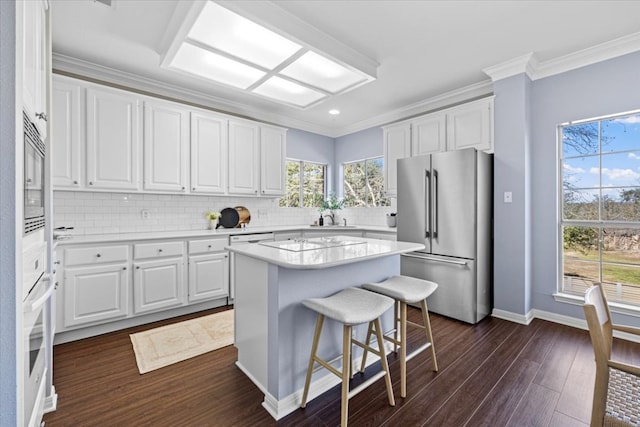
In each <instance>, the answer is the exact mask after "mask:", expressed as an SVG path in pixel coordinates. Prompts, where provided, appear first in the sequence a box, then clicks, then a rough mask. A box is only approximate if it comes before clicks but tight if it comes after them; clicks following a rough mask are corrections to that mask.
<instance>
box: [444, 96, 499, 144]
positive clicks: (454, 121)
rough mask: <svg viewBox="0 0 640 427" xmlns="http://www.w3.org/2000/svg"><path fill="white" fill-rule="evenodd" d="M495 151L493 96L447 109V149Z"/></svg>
mask: <svg viewBox="0 0 640 427" xmlns="http://www.w3.org/2000/svg"><path fill="white" fill-rule="evenodd" d="M463 148H476V149H478V150H481V151H493V98H484V99H480V100H478V101H473V102H469V103H466V104H463V105H460V106H458V107H454V108H451V109H449V110H447V149H448V150H460V149H463Z"/></svg>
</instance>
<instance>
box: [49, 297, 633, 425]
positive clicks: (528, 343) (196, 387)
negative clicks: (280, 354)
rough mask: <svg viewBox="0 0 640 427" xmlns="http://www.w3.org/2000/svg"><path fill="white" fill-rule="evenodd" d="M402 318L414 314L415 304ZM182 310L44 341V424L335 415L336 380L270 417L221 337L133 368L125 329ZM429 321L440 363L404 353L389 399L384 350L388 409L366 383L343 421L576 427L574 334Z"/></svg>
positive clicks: (578, 352) (326, 420) (545, 327)
mask: <svg viewBox="0 0 640 427" xmlns="http://www.w3.org/2000/svg"><path fill="white" fill-rule="evenodd" d="M222 309H224V308H222ZM220 310H221V309H216V310H211V311H208V312H206V314H208V313H211V312H214V311H220ZM201 314H205V313H200V315H201ZM410 316H411V317H412V318H414V319H416V320H417V319H418V316H419V312H418V311H417V310H415V309H410ZM191 317H194V315H190V316H183V317H181V318H178V319H173V320H171V321H164V322H157V323H154V324H150V325H145V326H140V327H136V328H131V329H127V330H124V331H118V332H114V333H111V334H107V335H103V336H100V337H94V338H89V339H85V340H82V341H76V342H72V343H67V344H62V345H58V346H56V347H55V353H54V354H55V367H54V381H55V386H56V390H57V392H58V409H57V411H56V412H53V413H49V414H46V415H45V418H44V419H45V421H46V425H47V427H56V426H74V427H79V426H93V427H96V426H122V427H128V426H147V425H152V426H270V425H278V426H336V425H338V424H339V418H340V391H339V386H338V387H335V388H333V389H332V390H330V391H328V392H326V393H324V394H323V395H322V396H320V397H318V398H317V399H315V400H313V401H311V402H310V403H309V404H308V405H307V407H306V409H304V410H302V409H299V410H297V411H295V412H293V413H292V414H290V415H289V416H287V417H286V418H284V419H282V420H280V421H279V422H277V423H276V422H275V421H274V420H273V419H272V418H271V417H270V416H269V415H268V414H267V412H266V411H265V410H264V409H263V408H262V406H261V402H262V399H263V395H262V394H261V393H260V391H259V390H258V389H257V388H256V387H255V386H254V385H253V383H252V382H251V381H250V380H249V379H248V378H247V377H246V376H245V375H244V374H243V373H242V372H241V371H240V370H239V369H238V368H237V367H236V366H235V365H234V362H235V360H236V350H235V348H234V347H233V346H229V347H225V348H223V349H220V350H216V351H213V352H210V353H207V354H204V355H202V356H198V357H195V358H192V359H190V360H187V361H184V362H180V363H177V364H175V365H172V366H169V367H165V368H162V369H159V370H156V371H153V372H149V373H147V374H144V375H140V374H139V373H138V370H137V367H136V362H135V356H134V354H133V349H132V346H131V342H130V340H129V334H130V333H133V332H138V331H141V330H144V329H149V328H151V327H156V326H159V325H162V324H167V323H171V322H173V321H177V320H184V319H186V318H191ZM431 318H432V328H433V331H434V341H435V344H436V351H437V357H438V365H439V368H440V370H439V371H438V372H437V373H434V372H432V371H431V361H430V358H429V356H428V352H423V353H422V354H420V355H418V356H416V358H414V359H412V360H411V361H410V362H409V367H408V371H409V382H408V397H407V398H405V399H401V398H400V397H399V393H400V384H399V381H398V378H399V377H398V375H399V363H398V360H397V357H396V355H394V354H391V355H389V358H388V359H389V363H390V366H391V375H392V378H393V379H394V392H395V394H396V406H395V407H390V406H388V404H387V399H386V394H385V389H384V382H383V381H378V382H376V383H375V384H374V385H373V386H371V387H369V388H368V389H366V390H365V391H363V392H362V393H360V394H358V395H357V396H355V397H354V398H353V399H351V401H350V404H349V425H351V426H422V425H426V426H456V427H457V426H465V425H466V426H518V427H520V426H553V427H561V426H567V427H570V426H586V425H588V421H589V415H590V410H591V398H592V390H593V381H594V369H595V363H594V361H593V353H592V349H591V345H590V342H589V336H588V333H587V332H586V331H581V330H577V329H574V328H570V327H567V326H562V325H558V324H554V323H550V322H546V321H542V320H534V321H533V322H532V324H531V325H529V326H524V325H519V324H516V323H511V322H508V321H504V320H499V319H495V318H486V319H485V320H483V321H482V322H480V323H479V324H477V325H475V326H471V325H467V324H464V323H461V322H458V321H454V320H451V319H448V318H445V317H442V316H438V315H435V314H432V315H431ZM416 332H417V331H416ZM417 337H418V335H417V333H412V334H411V335H410V340H411V341H412V342H416V338H417ZM614 347H615V350H614V351H615V353H616V354H617V355H618V356H619V358H620V359H622V360H626V361H629V362H633V363H640V344H633V343H629V342H626V341H620V340H616V343H615V345H614ZM374 369H375V368H374ZM374 369H371V368H370V369H368V370H367V371H368V372H372V371H374Z"/></svg>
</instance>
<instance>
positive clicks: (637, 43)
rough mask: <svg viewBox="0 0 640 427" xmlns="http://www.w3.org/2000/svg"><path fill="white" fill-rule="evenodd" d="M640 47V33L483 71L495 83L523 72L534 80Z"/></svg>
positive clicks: (527, 57) (525, 57)
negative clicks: (566, 52) (559, 54)
mask: <svg viewBox="0 0 640 427" xmlns="http://www.w3.org/2000/svg"><path fill="white" fill-rule="evenodd" d="M639 50H640V32H639V33H633V34H629V35H627V36H624V37H620V38H617V39H614V40H610V41H608V42H605V43H601V44H598V45H595V46H592V47H589V48H586V49H582V50H579V51H576V52H573V53H570V54H568V55H564V56H561V57H558V58H554V59H550V60H548V61H543V62H540V61H538V60H537V58H536V55H535V53H533V52H530V53H527V54H525V55H522V56H519V57H517V58H514V59H510V60H509V61H505V62H502V63H500V64H497V65H494V66H492V67H487V68H485V69H483V70H482V71H483V72H484V73H485V74H487V75H488V76H489V77H491V80H492V81H494V82H495V81H498V80H502V79H505V78H507V77H512V76H515V75H518V74H523V73H524V74H526V75H527V76H529V78H530V79H531V80H538V79H543V78H545V77H550V76H554V75H557V74H562V73H566V72H567V71H572V70H575V69H578V68H582V67H586V66H588V65H593V64H596V63H598V62H602V61H606V60H609V59H613V58H617V57H619V56H622V55H626V54H629V53H633V52H637V51H639Z"/></svg>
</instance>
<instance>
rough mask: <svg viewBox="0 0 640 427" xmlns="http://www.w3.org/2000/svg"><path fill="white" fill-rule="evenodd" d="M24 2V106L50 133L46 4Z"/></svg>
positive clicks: (39, 0) (42, 129) (41, 130)
mask: <svg viewBox="0 0 640 427" xmlns="http://www.w3.org/2000/svg"><path fill="white" fill-rule="evenodd" d="M22 5H23V29H24V33H23V39H24V40H23V47H24V50H23V52H22V53H23V63H22V81H23V88H22V98H23V102H24V108H25V110H26V111H27V115H28V116H29V120H31V121H32V122H33V123H34V124H35V125H36V127H37V128H38V132H39V133H40V137H41V138H42V139H45V138H46V136H47V123H46V122H47V119H48V116H49V114H48V111H47V107H46V106H47V75H48V72H47V71H46V70H47V57H48V55H47V49H48V47H47V46H48V43H47V3H45V1H44V0H30V1H24V2H22Z"/></svg>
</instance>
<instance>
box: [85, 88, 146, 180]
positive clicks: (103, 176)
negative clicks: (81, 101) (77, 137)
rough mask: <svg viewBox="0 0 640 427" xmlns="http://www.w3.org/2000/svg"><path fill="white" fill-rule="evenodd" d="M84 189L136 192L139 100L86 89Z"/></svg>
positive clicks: (112, 92)
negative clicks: (85, 168)
mask: <svg viewBox="0 0 640 427" xmlns="http://www.w3.org/2000/svg"><path fill="white" fill-rule="evenodd" d="M86 108H87V119H86V120H87V186H88V188H89V189H105V190H107V189H109V190H134V191H135V190H139V189H140V164H139V162H140V146H141V140H142V135H141V133H142V130H141V126H140V99H139V98H138V97H137V96H136V95H134V94H130V93H127V92H123V91H119V90H116V89H108V88H98V87H93V86H92V87H89V88H87V107H86Z"/></svg>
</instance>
